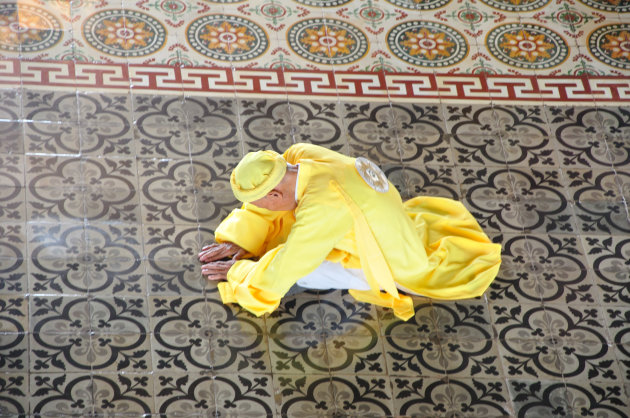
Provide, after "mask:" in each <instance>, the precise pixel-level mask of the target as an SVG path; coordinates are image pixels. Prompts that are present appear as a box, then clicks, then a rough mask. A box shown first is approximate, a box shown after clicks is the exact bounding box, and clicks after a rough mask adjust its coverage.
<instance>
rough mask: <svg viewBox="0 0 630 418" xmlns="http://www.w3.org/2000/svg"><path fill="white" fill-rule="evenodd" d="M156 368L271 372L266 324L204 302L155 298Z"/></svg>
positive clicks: (252, 317)
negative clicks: (265, 332) (265, 331)
mask: <svg viewBox="0 0 630 418" xmlns="http://www.w3.org/2000/svg"><path fill="white" fill-rule="evenodd" d="M151 303H152V308H151V309H152V312H151V328H152V329H153V333H154V334H153V358H154V368H155V369H157V370H161V371H171V370H172V371H180V372H185V371H197V370H213V371H215V372H221V373H222V372H224V371H225V372H227V371H229V372H239V373H240V372H251V373H261V372H269V371H270V367H269V357H268V354H267V348H266V337H265V335H264V325H263V322H262V319H259V318H256V317H254V316H253V315H251V314H249V313H247V312H246V311H244V310H242V309H241V310H238V311H237V312H234V311H233V310H231V309H229V307H227V306H225V305H223V304H222V303H220V302H218V301H215V300H206V299H203V298H191V297H185V298H181V297H179V298H173V297H165V298H157V297H154V298H152V299H151Z"/></svg>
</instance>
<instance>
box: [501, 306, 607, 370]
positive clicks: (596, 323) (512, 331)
mask: <svg viewBox="0 0 630 418" xmlns="http://www.w3.org/2000/svg"><path fill="white" fill-rule="evenodd" d="M494 310H495V324H497V325H498V328H499V341H500V343H501V347H500V350H501V352H502V356H503V358H504V360H505V361H506V365H507V368H506V372H507V374H508V375H509V376H530V377H543V378H544V377H547V378H549V377H552V378H556V379H559V378H562V377H564V378H567V379H568V378H574V377H578V376H584V377H586V376H587V375H588V377H589V378H595V377H598V378H600V379H616V378H617V376H619V372H618V368H617V365H616V363H615V361H614V357H613V355H612V353H611V352H610V349H609V347H608V346H607V342H608V340H609V337H608V335H607V332H606V328H605V325H604V324H603V321H604V318H603V315H602V313H601V312H600V311H599V310H598V309H595V308H586V309H574V308H570V307H568V308H565V307H559V306H554V307H551V306H545V307H544V308H543V307H542V306H533V307H532V306H523V307H521V306H517V307H512V308H510V307H507V306H495V307H494Z"/></svg>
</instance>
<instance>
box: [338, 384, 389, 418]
mask: <svg viewBox="0 0 630 418" xmlns="http://www.w3.org/2000/svg"><path fill="white" fill-rule="evenodd" d="M331 383H332V390H333V396H334V409H335V411H336V412H335V414H337V415H346V416H357V417H358V416H369V417H380V416H389V415H392V414H393V413H394V412H393V402H392V393H391V386H390V382H389V377H387V376H383V375H382V374H377V375H360V376H356V375H344V374H335V375H334V376H333V377H332V379H331Z"/></svg>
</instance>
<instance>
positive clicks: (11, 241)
mask: <svg viewBox="0 0 630 418" xmlns="http://www.w3.org/2000/svg"><path fill="white" fill-rule="evenodd" d="M0 240H1V241H2V245H0V292H2V293H4V294H21V293H22V292H26V291H27V289H28V276H27V274H28V273H27V264H28V262H27V260H26V254H27V252H26V241H27V239H26V225H25V224H21V223H3V224H2V225H0Z"/></svg>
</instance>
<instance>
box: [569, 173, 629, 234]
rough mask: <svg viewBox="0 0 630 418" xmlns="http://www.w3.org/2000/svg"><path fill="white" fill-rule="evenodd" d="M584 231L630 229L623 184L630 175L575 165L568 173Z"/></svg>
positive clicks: (615, 231)
mask: <svg viewBox="0 0 630 418" xmlns="http://www.w3.org/2000/svg"><path fill="white" fill-rule="evenodd" d="M565 176H566V178H567V183H568V191H569V195H570V197H571V198H572V199H573V200H574V201H575V202H576V204H575V212H576V215H577V218H578V226H579V228H580V230H581V231H582V232H590V233H598V232H599V233H601V232H605V233H608V234H610V233H613V234H619V233H624V232H628V231H630V221H629V220H628V214H627V211H626V207H625V205H624V203H623V195H622V193H623V189H622V185H623V184H624V183H627V180H626V177H628V178H630V175H628V174H626V173H624V172H619V173H616V172H615V171H614V170H612V169H611V170H584V169H572V170H567V171H566V173H565Z"/></svg>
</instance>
